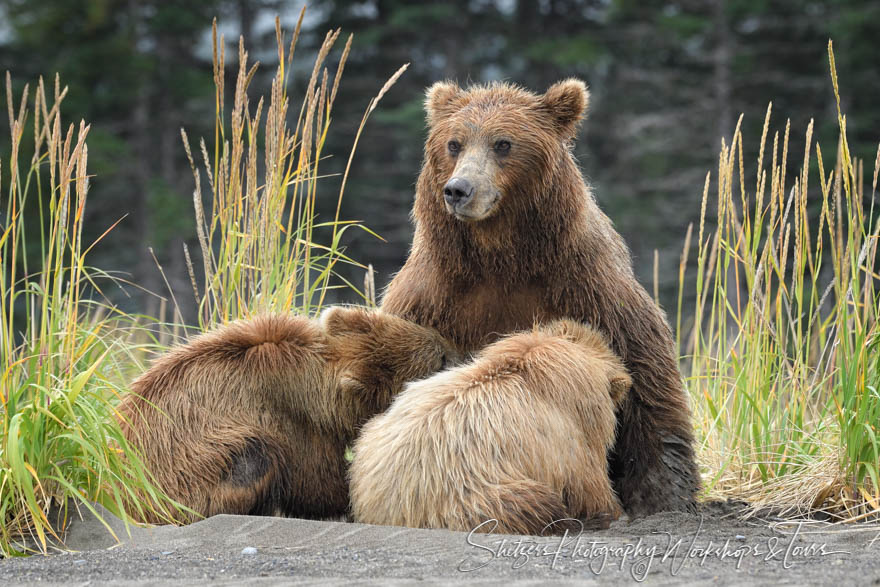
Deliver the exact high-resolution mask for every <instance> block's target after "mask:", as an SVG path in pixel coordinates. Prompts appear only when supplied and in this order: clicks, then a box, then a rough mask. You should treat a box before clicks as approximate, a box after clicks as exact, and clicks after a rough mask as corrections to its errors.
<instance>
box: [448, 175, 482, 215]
mask: <svg viewBox="0 0 880 587" xmlns="http://www.w3.org/2000/svg"><path fill="white" fill-rule="evenodd" d="M473 197H474V185H473V184H472V183H471V182H469V181H468V180H466V179H465V178H463V177H453V178H452V179H450V180H449V183H447V184H446V187H444V188H443V199H445V200H446V203H447V204H449V206H450V207H451V208H452V209H453V210H455V209H456V208H458V207H459V206H464V205H466V204H467V203H468V202H470V201H471V198H473Z"/></svg>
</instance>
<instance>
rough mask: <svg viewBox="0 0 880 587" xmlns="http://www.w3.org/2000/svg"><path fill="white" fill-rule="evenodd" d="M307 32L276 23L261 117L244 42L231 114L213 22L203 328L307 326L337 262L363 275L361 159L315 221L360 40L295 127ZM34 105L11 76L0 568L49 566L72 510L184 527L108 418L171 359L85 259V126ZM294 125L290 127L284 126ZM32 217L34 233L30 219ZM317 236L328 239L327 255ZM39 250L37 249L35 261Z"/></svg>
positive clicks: (1, 264) (2, 238) (56, 98)
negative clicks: (265, 315)
mask: <svg viewBox="0 0 880 587" xmlns="http://www.w3.org/2000/svg"><path fill="white" fill-rule="evenodd" d="M301 23H302V15H301V16H300V20H299V22H298V24H297V27H296V30H295V32H294V35H293V39H292V41H291V42H290V44H289V46H285V43H284V41H283V35H282V33H281V29H280V25H279V24H278V22H277V21H276V32H277V38H278V58H279V65H278V69H277V71H276V73H275V76H274V78H273V80H272V84H271V91H270V94H269V97H268V100H265V99H263V98H261V99H260V100H259V101H258V103H257V105H256V107H255V108H252V107H251V104H250V103H249V100H248V88H249V85H250V83H251V80H252V79H253V78H254V75H255V73H256V68H257V66H256V65H252V66H249V65H248V64H247V53H246V52H245V51H244V49H243V43H240V44H239V71H238V77H237V80H236V85H235V91H234V97H233V104H232V108H231V111H229V112H228V113H227V110H226V104H225V95H226V89H225V80H224V77H225V73H224V72H225V54H224V47H225V43H224V40H223V39H222V37H221V38H220V39H219V40H218V39H217V33H216V23H215V27H214V46H215V54H214V79H215V83H216V94H215V100H216V106H217V116H216V122H215V136H214V141H213V145H212V151H213V158H212V157H211V155H210V153H209V148H208V146H207V145H206V144H205V142H204V141H201V142H200V145H199V146H200V152H201V155H202V158H203V164H204V167H205V171H206V176H207V180H208V185H209V188H210V196H211V197H210V207H209V209H208V210H206V209H205V202H204V194H203V192H202V187H201V173H200V172H199V171H198V169H197V166H196V163H195V160H194V157H193V155H192V151H191V149H190V145H189V141H188V139H187V137H186V133H185V132H183V131H182V134H183V138H184V145H185V147H186V154H187V156H188V157H189V161H190V164H191V166H192V169H193V174H194V178H195V190H194V193H193V200H194V205H195V216H196V223H197V230H198V237H199V245H200V248H201V253H202V260H203V267H204V269H203V275H202V280H201V284H200V283H199V281H200V280H199V279H197V277H196V269H195V265H194V263H193V262H192V260H191V258H190V254H189V251H188V250H186V251H185V254H186V258H187V266H188V268H189V271H190V277H191V279H192V285H193V289H194V292H195V295H196V297H197V299H198V300H199V322H200V326H202V327H207V326H209V325H213V324H216V323H222V322H225V321H228V320H231V319H234V318H238V317H241V316H247V315H250V314H252V313H254V312H261V311H267V310H274V311H285V312H287V311H296V312H302V313H304V314H309V313H312V312H314V311H315V310H316V309H318V308H319V307H320V305H321V304H322V303H324V301H325V299H326V294H327V290H328V289H329V288H332V287H336V286H339V285H340V284H341V286H343V287H345V286H348V285H351V284H347V283H346V282H345V281H344V280H342V281H341V282H340V281H339V280H336V281H331V278H332V277H333V276H334V275H336V273H337V272H336V266H337V264H338V263H354V262H353V261H352V260H351V259H349V258H348V257H347V256H346V255H345V254H344V251H343V247H342V246H341V244H340V243H341V239H342V236H343V235H344V233H345V232H346V231H347V230H348V229H350V228H351V227H357V228H360V229H363V230H367V229H366V228H364V227H363V226H362V225H360V224H359V223H357V222H345V221H342V220H340V207H341V198H342V193H343V190H344V187H345V181H346V180H347V176H348V169H349V167H350V165H351V159H352V157H353V155H354V147H353V148H352V152H351V154H350V155H349V159H348V166H347V167H346V170H345V174H344V177H343V179H342V187H341V188H340V190H339V191H338V194H337V196H336V200H335V205H336V214H335V217H334V218H333V220H332V221H329V222H321V223H319V222H317V220H316V201H317V197H318V189H317V187H318V180H319V179H320V177H321V176H320V175H319V165H320V163H321V161H322V157H324V154H323V147H324V143H325V140H326V137H327V132H328V127H329V124H330V113H331V110H332V106H333V103H334V100H335V98H336V95H337V91H338V88H339V81H340V76H341V74H342V71H343V67H344V65H345V62H346V59H347V57H348V54H349V50H350V48H351V38H350V37H349V39H348V42H347V43H346V45H345V47H344V49H343V52H342V56H341V58H340V60H339V65H338V66H337V68H336V74H335V76H334V78H333V81H332V84H331V82H330V81H329V75H328V71H327V69H326V68H323V64H324V62H325V60H326V59H327V56H328V54H329V53H330V51H331V49H332V48H333V46H334V44H335V43H336V41H337V39H338V37H339V31H338V30H337V31H331V32H330V33H328V34H327V37H326V38H325V40H324V43H323V45H322V46H321V48H320V50H319V51H318V53H317V56H316V58H315V62H314V66H313V69H312V73H311V77H310V80H309V83H308V86H307V89H306V93H305V97H304V99H303V101H302V104H301V105H300V107H299V112H298V114H297V115H296V116H295V117H292V116H291V115H290V113H289V112H288V109H289V107H290V97H289V96H288V93H287V89H286V88H287V85H288V81H289V76H290V72H291V67H292V60H293V55H294V49H295V47H296V42H297V39H298V37H299V32H300V26H301ZM404 69H405V66H404V67H402V68H401V69H400V70H398V71H397V72H396V73H395V74H394V75H393V76H392V77H391V79H389V80H388V82H387V83H386V84H385V86H384V87H383V88H382V89H381V90H380V92H379V94H378V95H377V96H376V97H375V98H374V99H373V100H371V101H370V103H369V106H368V107H367V110H366V112H365V114H364V117H363V120H362V123H361V125H360V128H359V129H358V131H357V134H356V137H355V143H354V145H355V146H356V145H357V141H358V139H359V137H360V134H361V131H362V130H363V128H364V124H365V123H366V120H367V118H368V116H369V114H370V113H371V112H372V111H373V109H374V108H375V107H376V104H377V103H378V101H379V100H380V99H381V98H382V96H383V95H384V93H385V92H386V91H387V90H388V88H390V86H391V85H392V84H393V83H394V82H395V81H396V79H397V78H398V77H399V76H400V75H401V74H402V73H403V71H404ZM28 94H29V92H28V88H27V87H25V90H24V93H23V95H22V97H21V100H20V101H19V103H18V105H17V107H16V104H15V100H14V98H13V96H12V90H11V82H10V81H9V79H8V78H7V104H8V110H9V125H10V129H11V142H12V149H11V158H10V161H9V163H8V166H7V167H6V170H8V171H6V173H4V174H0V178H2V180H5V191H6V193H5V197H6V215H5V219H4V222H3V225H2V227H0V283H2V288H3V289H2V292H0V293H2V296H0V355H2V360H3V362H4V370H3V375H2V387H0V400H2V406H0V421H2V436H0V553H2V554H4V555H11V554H18V553H21V552H23V551H25V550H28V549H33V548H36V549H38V550H42V551H44V552H45V551H46V550H47V549H48V548H50V547H52V545H53V544H60V542H61V536H60V534H61V530H63V528H64V527H65V525H66V520H67V517H68V512H67V507H68V504H71V503H72V504H74V505H76V506H77V507H79V506H82V507H84V508H87V509H89V510H91V511H92V512H94V513H97V512H96V511H95V508H94V506H93V505H92V503H93V502H97V503H100V504H102V505H103V506H105V507H106V508H107V509H108V510H109V511H111V512H112V513H114V514H116V515H118V516H120V517H121V518H122V519H123V520H125V521H126V522H128V521H129V520H130V519H144V518H145V517H147V516H145V510H149V511H150V512H151V513H152V515H150V516H149V517H151V518H155V517H158V518H159V519H164V520H167V521H169V522H173V521H174V520H175V517H176V516H175V514H176V509H175V504H173V503H172V502H170V501H169V500H168V499H167V498H166V497H164V496H163V495H162V493H161V491H160V490H158V489H157V488H156V487H155V486H154V485H153V484H152V483H151V479H152V477H151V475H150V474H149V472H148V471H146V469H145V468H144V466H143V463H142V462H141V461H140V459H139V457H138V455H137V454H136V453H135V451H134V450H133V449H132V448H131V447H129V446H128V444H127V443H126V441H125V438H124V437H123V436H122V435H121V433H120V429H119V426H118V424H117V421H116V419H115V417H114V414H115V405H116V403H117V401H118V399H119V398H120V397H121V395H122V394H123V393H125V391H126V387H127V385H128V382H129V381H130V380H131V379H132V378H133V377H134V376H135V375H136V374H137V372H138V370H139V369H140V368H141V367H142V365H143V359H144V358H145V355H146V352H145V349H146V348H149V349H150V350H154V351H155V350H161V348H162V347H161V345H157V344H156V343H155V340H154V339H152V340H153V342H152V343H150V344H144V343H143V342H142V341H143V340H144V337H145V336H150V334H149V333H150V328H148V326H152V324H146V322H152V321H151V319H149V318H145V317H137V318H136V317H134V316H130V315H127V314H124V313H122V312H120V311H119V310H118V309H116V308H114V307H113V306H112V305H110V304H109V303H107V302H106V301H102V300H103V297H102V294H101V279H112V278H111V277H110V276H109V275H107V274H105V273H103V272H101V271H99V270H97V269H94V268H90V267H89V266H88V264H87V262H86V258H87V255H88V253H89V251H90V250H91V249H92V248H93V247H94V246H96V245H97V244H98V243H97V242H96V243H91V244H89V245H88V246H84V243H83V241H82V232H83V219H84V210H85V205H86V200H87V195H88V188H89V175H88V172H87V163H88V147H87V145H86V138H87V136H88V131H89V127H88V126H86V125H85V124H84V123H80V125H79V127H78V128H75V127H74V126H73V125H71V126H69V127H67V128H66V129H65V127H64V126H63V124H62V122H61V113H60V106H61V103H62V101H63V98H64V95H65V94H66V89H63V90H62V89H61V87H60V84H59V83H58V81H57V79H56V84H55V91H54V95H52V96H51V97H52V98H53V99H52V100H51V102H50V101H49V100H47V96H46V90H45V88H44V85H43V82H42V80H40V83H39V85H38V87H37V91H36V92H35V95H34V100H33V114H32V115H31V114H30V112H29V110H28ZM264 106H265V108H264ZM264 112H265V114H264ZM227 114H228V118H229V123H228V124H227ZM30 116H33V145H34V148H33V154H32V155H31V156H30V158H29V159H28V157H27V156H26V155H25V154H24V153H23V150H22V144H23V142H27V141H23V140H22V139H23V137H24V136H25V132H26V131H27V129H28V127H29V126H30V125H29V118H30ZM291 118H292V119H293V120H294V124H293V129H291V128H290V126H288V121H289V120H290V119H291ZM212 161H213V164H212ZM0 187H2V185H0ZM35 212H36V214H37V215H38V216H39V221H38V222H34V221H33V215H34V214H35ZM122 213H123V211H120V215H122ZM26 216H27V217H28V219H29V222H27V223H26V222H25V217H26ZM26 225H27V226H28V227H29V228H31V229H33V228H37V229H38V230H39V231H40V233H39V238H36V239H34V238H33V236H34V235H33V234H26V232H27V231H26V228H25V227H26ZM111 228H112V227H111ZM107 232H109V230H108V231H107ZM319 233H323V234H320V235H319ZM106 234H107V233H106V232H105V233H104V235H103V236H106ZM103 236H102V237H101V238H103ZM319 236H322V237H324V239H325V240H324V241H323V242H319V241H320V239H319V238H318V237H319ZM98 240H99V241H100V240H101V239H98ZM34 242H35V243H38V244H37V245H36V246H38V247H39V251H33V250H28V245H30V244H31V243H34ZM33 259H38V262H33V261H32V260H33ZM31 264H32V265H33V266H31ZM369 284H370V281H369V280H368V281H367V286H369ZM200 285H201V290H200ZM352 287H353V286H352ZM368 290H369V287H365V292H361V293H362V294H363V293H366V295H367V297H369V296H371V295H372V294H370V292H369V291H368ZM93 298H94V299H93ZM172 298H173V295H172ZM173 302H174V303H173V306H174V307H175V308H176V309H177V313H176V316H175V320H174V324H173V327H174V328H175V329H179V328H180V327H181V326H185V325H183V324H182V317H181V312H180V311H179V307H178V306H177V304H176V300H173ZM53 505H57V506H61V507H60V514H59V517H58V518H55V517H53V516H50V514H49V512H50V510H52V511H55V509H57V508H53ZM129 516H131V518H130V517H129ZM107 529H108V531H110V527H109V525H108V526H107ZM111 533H112V532H111Z"/></svg>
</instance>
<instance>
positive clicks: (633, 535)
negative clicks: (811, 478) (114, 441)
mask: <svg viewBox="0 0 880 587" xmlns="http://www.w3.org/2000/svg"><path fill="white" fill-rule="evenodd" d="M701 510H702V511H701V514H699V515H688V514H681V513H665V514H658V515H654V516H651V517H648V518H645V519H640V520H636V521H634V522H625V521H624V522H617V523H615V524H612V526H611V528H609V529H608V530H603V531H591V532H585V533H584V534H583V535H582V536H580V537H576V536H571V535H570V536H568V537H565V538H563V537H515V536H499V535H485V534H475V535H472V536H471V538H470V541H471V542H472V543H473V544H469V543H468V540H469V537H468V534H467V533H463V532H448V531H444V530H414V529H405V528H392V527H380V526H367V525H363V524H349V523H344V522H318V521H311V520H299V519H284V518H259V517H248V516H216V517H214V518H210V519H207V520H204V521H202V522H198V523H196V524H192V525H190V526H187V527H182V528H175V527H169V526H163V527H158V528H152V529H143V528H133V529H132V533H131V536H130V537H129V536H127V535H126V534H125V531H124V529H122V527H121V524H120V523H119V521H118V520H114V521H113V526H114V528H117V529H118V530H120V531H121V532H120V538H121V539H122V544H121V545H115V541H114V540H113V539H112V538H111V537H109V535H108V534H107V532H106V530H105V529H104V528H103V527H102V526H100V525H99V524H97V523H96V522H95V520H94V519H92V518H90V516H86V517H87V519H86V520H85V521H76V522H75V523H74V524H73V525H72V526H71V529H70V531H69V532H68V536H67V544H68V546H69V547H70V548H73V549H75V550H76V551H77V552H65V553H61V554H53V555H50V556H39V555H38V556H32V557H30V558H22V559H7V560H0V585H20V584H34V583H40V584H59V585H61V584H63V585H105V584H113V585H194V584H209V583H210V584H229V585H282V584H283V585H289V584H299V583H310V584H311V583H319V584H325V583H326V584H333V583H339V582H356V583H358V584H375V585H387V584H411V583H415V582H418V583H420V584H438V583H439V584H449V583H466V584H472V583H479V584H510V583H514V582H516V583H527V584H534V585H541V584H545V583H547V582H548V580H553V581H556V582H563V583H575V582H577V583H583V582H598V581H602V582H604V583H609V584H633V583H635V582H636V580H644V579H647V583H648V584H652V585H673V584H681V583H688V584H693V583H713V584H722V585H755V584H782V585H811V584H817V585H818V584H822V585H835V586H840V585H880V562H878V558H880V556H878V555H880V526H877V525H874V526H867V525H861V526H860V525H848V526H833V525H829V524H824V523H817V522H812V523H802V524H800V525H798V524H794V523H788V524H782V523H779V522H768V521H750V522H742V521H738V520H737V519H736V518H734V517H733V516H732V515H731V513H732V512H731V510H732V508H731V507H729V506H727V505H725V504H717V503H716V504H706V505H703V506H702V508H701ZM502 541H504V542H503V548H499V545H502ZM248 547H251V548H255V549H256V554H243V553H242V550H243V549H245V548H248Z"/></svg>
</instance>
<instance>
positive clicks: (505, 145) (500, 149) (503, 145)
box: [492, 140, 510, 155]
mask: <svg viewBox="0 0 880 587" xmlns="http://www.w3.org/2000/svg"><path fill="white" fill-rule="evenodd" d="M492 148H493V149H495V152H496V153H498V154H499V155H507V154H508V153H509V152H510V141H504V140H501V141H496V142H495V146H494V147H492Z"/></svg>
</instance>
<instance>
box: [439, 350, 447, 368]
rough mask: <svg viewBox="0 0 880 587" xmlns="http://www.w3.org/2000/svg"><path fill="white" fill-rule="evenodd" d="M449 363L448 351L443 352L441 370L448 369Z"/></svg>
mask: <svg viewBox="0 0 880 587" xmlns="http://www.w3.org/2000/svg"><path fill="white" fill-rule="evenodd" d="M448 364H449V361H448V360H447V358H446V353H443V355H442V356H441V357H440V370H441V371H444V370H446V366H447V365H448Z"/></svg>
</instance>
